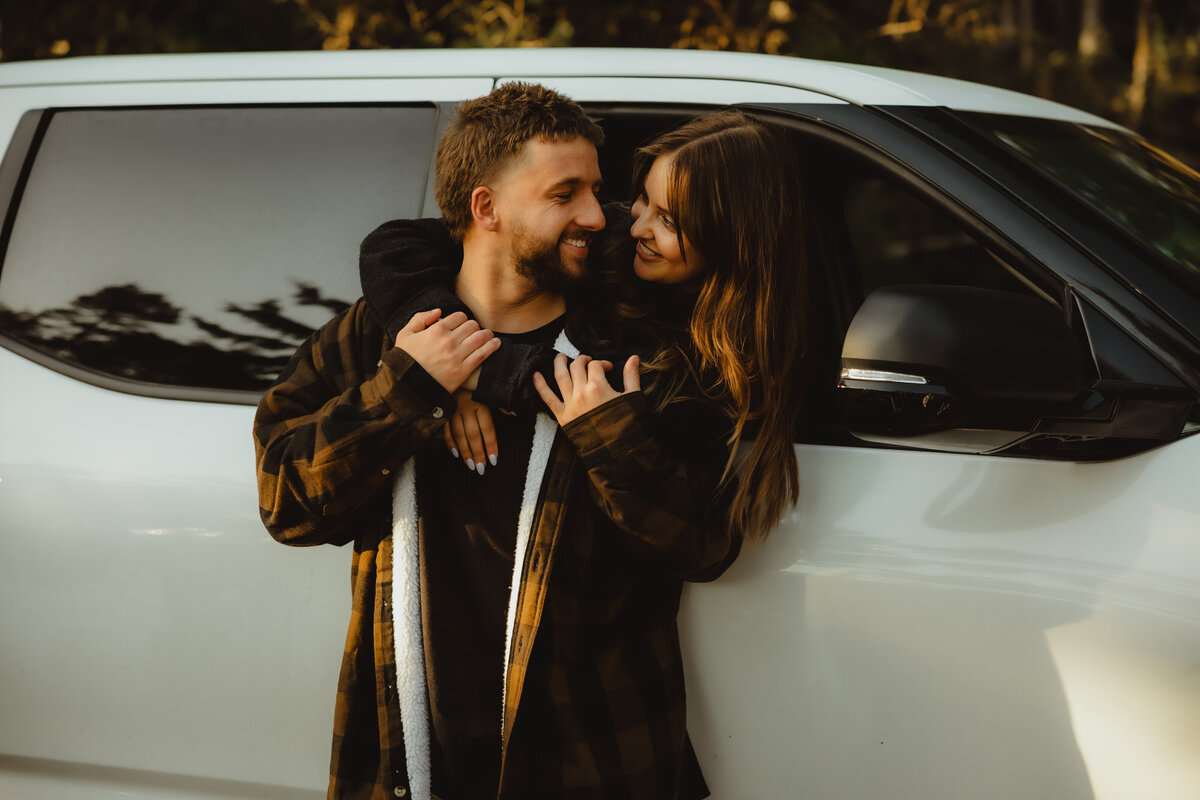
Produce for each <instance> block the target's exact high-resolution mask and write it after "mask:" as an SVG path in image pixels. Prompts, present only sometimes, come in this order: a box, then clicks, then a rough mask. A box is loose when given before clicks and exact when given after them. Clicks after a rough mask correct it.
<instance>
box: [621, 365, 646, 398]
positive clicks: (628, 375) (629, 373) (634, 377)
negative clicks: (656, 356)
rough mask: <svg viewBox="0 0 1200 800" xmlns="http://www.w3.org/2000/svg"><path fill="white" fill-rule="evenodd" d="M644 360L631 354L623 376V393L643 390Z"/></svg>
mask: <svg viewBox="0 0 1200 800" xmlns="http://www.w3.org/2000/svg"><path fill="white" fill-rule="evenodd" d="M641 366H642V360H641V359H640V358H638V357H637V356H630V357H629V358H628V360H626V362H625V371H624V375H623V376H622V378H623V379H624V386H625V390H624V392H622V394H629V393H630V392H640V391H641V390H642V373H641Z"/></svg>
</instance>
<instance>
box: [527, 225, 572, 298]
mask: <svg viewBox="0 0 1200 800" xmlns="http://www.w3.org/2000/svg"><path fill="white" fill-rule="evenodd" d="M512 253H513V266H514V267H515V268H516V270H517V274H518V275H520V276H521V277H523V278H528V279H529V281H530V282H531V283H532V284H533V285H534V286H536V287H537V288H538V289H540V290H542V291H543V292H550V293H551V294H559V295H566V294H570V293H572V292H574V291H576V290H578V289H579V287H580V286H582V285H583V282H584V276H583V273H582V272H580V273H579V274H576V273H574V272H572V271H571V269H570V268H569V267H567V265H566V264H565V263H563V259H562V253H561V252H560V251H559V249H558V240H557V239H555V240H554V241H551V242H538V241H536V240H535V239H533V237H531V236H529V235H528V234H527V233H526V231H525V229H524V228H518V229H517V230H516V231H515V235H514V236H513V244H512Z"/></svg>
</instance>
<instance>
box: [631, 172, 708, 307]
mask: <svg viewBox="0 0 1200 800" xmlns="http://www.w3.org/2000/svg"><path fill="white" fill-rule="evenodd" d="M674 160H675V156H674V154H672V153H668V154H667V155H662V156H659V157H658V158H656V159H654V163H653V164H651V165H650V171H649V172H648V173H647V174H646V183H645V185H644V186H643V187H642V193H641V195H640V196H639V197H638V198H637V200H635V201H634V203H633V209H632V213H633V227H631V228H630V229H629V235H630V236H632V237H633V238H634V239H636V240H637V248H636V250H635V251H634V257H633V271H634V272H635V273H636V274H637V276H638V277H639V278H641V279H642V280H644V281H652V282H653V283H668V284H673V283H683V282H684V281H686V280H689V279H691V278H694V277H696V276H697V275H700V274H701V273H703V272H704V270H705V264H704V257H703V256H702V255H700V253H698V252H696V249H695V248H694V247H692V246H691V243H690V242H689V241H688V240H687V237H686V236H685V237H683V248H682V249H680V246H679V241H680V237H679V234H678V232H677V231H676V229H675V214H674V212H673V211H671V210H670V209H669V208H667V176H668V175H669V174H670V170H671V163H672V162H673V161H674Z"/></svg>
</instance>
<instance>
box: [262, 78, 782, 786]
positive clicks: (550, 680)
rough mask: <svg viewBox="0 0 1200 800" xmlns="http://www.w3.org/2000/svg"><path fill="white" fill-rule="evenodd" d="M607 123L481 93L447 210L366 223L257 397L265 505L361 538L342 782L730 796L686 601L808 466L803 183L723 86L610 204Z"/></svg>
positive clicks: (647, 151)
mask: <svg viewBox="0 0 1200 800" xmlns="http://www.w3.org/2000/svg"><path fill="white" fill-rule="evenodd" d="M602 143H603V133H602V131H601V129H600V128H599V127H598V126H597V125H596V124H595V123H594V122H593V121H591V120H590V119H588V117H587V116H586V115H585V113H584V112H583V110H582V109H581V108H580V107H579V106H578V105H577V104H575V103H574V102H573V101H571V100H570V99H568V98H566V97H564V96H562V95H560V94H557V93H556V92H553V91H551V90H549V89H546V88H544V87H541V86H537V85H534V84H527V83H509V84H504V85H501V86H499V87H498V88H496V89H495V90H494V91H492V92H491V93H490V94H488V95H486V96H484V97H481V98H477V99H475V100H471V101H467V102H465V103H463V104H461V105H460V106H459V107H458V109H457V112H456V118H455V119H454V121H453V122H452V123H451V124H450V126H449V127H448V128H447V129H446V132H445V133H444V134H443V136H442V139H441V141H440V143H439V146H438V152H437V158H436V176H435V187H436V197H437V201H438V205H439V207H440V208H441V210H442V213H443V219H442V220H438V221H428V220H425V221H409V222H402V221H398V222H394V223H387V224H385V225H383V226H382V227H380V228H379V229H378V230H376V231H375V232H374V233H372V234H371V235H370V236H368V237H367V239H366V240H365V241H364V242H363V247H362V253H361V261H360V267H361V270H362V278H363V286H364V299H362V300H359V301H358V302H357V303H355V304H354V305H352V306H351V307H350V308H349V309H348V310H347V311H345V312H344V313H342V314H340V315H339V316H337V317H335V318H334V319H333V320H331V321H330V322H329V323H327V324H326V325H325V326H324V327H322V328H321V329H320V330H319V331H317V332H316V333H315V334H313V336H312V337H311V338H310V339H309V341H308V342H306V343H305V344H304V345H302V346H301V348H300V349H299V350H298V351H297V353H296V354H295V356H293V358H292V359H291V361H290V362H289V363H288V365H287V367H285V369H284V371H283V373H282V374H281V375H280V377H279V379H278V380H277V382H276V383H275V384H274V385H273V386H272V387H271V388H270V389H269V390H268V391H267V393H266V394H265V395H264V397H263V398H262V401H261V402H260V404H259V409H258V413H257V416H256V418H255V427H254V437H255V446H256V455H257V462H258V476H259V481H258V483H259V505H260V511H261V514H262V517H263V520H264V522H265V524H266V526H267V528H268V530H269V531H270V532H271V535H272V536H274V537H275V538H276V539H277V540H279V541H281V542H283V543H285V544H291V545H301V546H303V545H316V544H338V545H344V544H351V543H352V544H353V551H354V554H353V563H352V570H351V583H352V595H353V602H352V610H351V617H350V625H349V631H348V634H347V639H346V645H345V651H344V656H343V661H342V668H341V676H340V679H339V683H338V695H337V702H336V707H335V718H334V737H333V757H332V763H331V768H330V771H331V775H330V786H329V796H330V797H331V798H371V799H372V800H381V799H382V798H385V797H413V798H422V799H424V798H431V797H435V798H441V799H442V800H474V798H484V797H487V798H497V797H501V798H534V799H537V798H612V797H628V798H655V799H658V798H701V797H706V796H708V789H707V787H706V785H705V783H704V779H703V777H702V776H701V771H700V766H699V764H698V762H697V759H696V756H695V754H694V752H693V750H692V747H691V743H690V741H689V740H688V736H687V732H686V726H685V719H684V716H685V698H684V681H683V666H682V661H681V657H680V650H679V639H678V632H677V628H676V612H677V609H678V605H679V597H680V590H681V585H682V584H681V582H682V581H683V580H711V579H713V578H716V577H717V576H719V575H720V574H721V573H722V572H723V571H724V570H725V569H726V567H727V566H728V565H729V564H730V563H731V562H732V561H733V559H734V558H735V557H736V555H737V552H738V550H739V547H740V546H741V543H742V540H743V539H750V540H755V539H758V538H761V537H762V536H764V535H766V533H767V532H768V531H769V530H770V528H771V526H772V525H773V524H774V523H775V522H776V521H777V520H778V518H779V517H780V515H781V514H782V513H783V511H784V510H785V509H786V508H787V506H788V505H789V504H790V503H793V502H794V501H795V499H796V496H797V492H798V482H797V466H796V463H795V456H794V451H793V449H792V441H793V430H794V424H795V417H796V412H797V408H798V406H799V395H800V388H801V387H800V377H799V376H800V360H801V355H802V350H803V341H802V334H801V330H802V328H801V322H800V320H801V318H802V308H803V300H804V269H803V266H804V248H803V242H802V234H801V231H802V229H803V225H802V222H803V220H802V208H801V204H800V200H799V196H800V182H799V177H798V175H797V167H796V164H795V160H794V156H793V155H792V153H791V150H790V147H789V144H788V142H787V140H786V138H785V137H784V136H783V135H782V134H781V133H779V132H778V131H775V130H772V129H770V128H769V127H767V126H764V125H763V124H761V123H759V122H757V121H755V120H753V119H752V118H750V117H748V116H746V115H744V114H742V113H741V112H737V111H727V112H719V113H715V114H712V115H706V116H703V117H699V118H697V119H694V120H692V121H690V122H688V123H686V124H684V125H683V126H682V127H680V128H678V129H676V130H674V131H672V132H670V133H667V134H664V135H663V136H661V137H659V138H658V139H656V140H655V141H653V142H651V143H650V144H648V145H646V146H644V147H642V148H640V149H639V151H638V153H637V155H636V159H635V174H634V184H633V185H634V187H635V194H636V196H635V198H633V203H632V206H629V205H620V206H616V205H614V206H605V207H602V206H601V205H600V203H599V201H598V200H597V193H598V191H599V188H600V184H601V175H600V169H599V165H598V161H597V148H598V147H600V146H601V145H602ZM747 657H748V658H754V657H757V656H755V654H747Z"/></svg>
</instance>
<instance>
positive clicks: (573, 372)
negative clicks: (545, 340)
mask: <svg viewBox="0 0 1200 800" xmlns="http://www.w3.org/2000/svg"><path fill="white" fill-rule="evenodd" d="M638 364H639V361H638V357H637V356H630V357H629V360H628V361H626V362H625V369H624V372H623V375H622V381H623V382H622V387H623V390H622V391H620V392H618V391H616V390H615V389H613V388H612V387H611V386H609V385H608V379H607V378H606V377H605V376H604V373H606V372H608V371H609V370H610V369H612V366H613V365H612V362H611V361H594V360H592V357H591V356H585V355H581V356H579V358H577V359H575V360H574V361H572V362H571V363H570V365H569V366H568V365H567V357H566V356H565V355H563V354H562V353H559V354H558V355H557V356H555V357H554V380H555V382H556V383H557V384H558V390H559V392H560V393H561V394H562V399H561V400H559V399H558V396H557V395H555V394H554V392H553V391H552V390H551V389H550V386H549V385H548V384H547V383H546V379H545V378H543V377H542V375H541V373H534V376H533V386H534V388H535V389H537V393H538V395H540V396H541V398H542V400H543V401H544V402H545V403H546V406H547V407H548V408H549V409H550V411H551V412H552V413H553V414H554V418H555V419H557V420H558V424H559V425H566V424H567V423H568V422H570V421H571V420H573V419H578V418H579V417H582V416H583V415H584V414H586V413H587V412H589V411H591V410H592V409H594V408H599V407H600V406H602V405H604V404H605V403H607V402H608V401H609V400H613V399H615V398H617V397H620V396H621V395H623V394H629V393H630V392H640V391H641V390H642V382H641V376H640V375H639V374H638Z"/></svg>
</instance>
